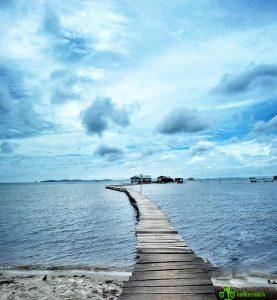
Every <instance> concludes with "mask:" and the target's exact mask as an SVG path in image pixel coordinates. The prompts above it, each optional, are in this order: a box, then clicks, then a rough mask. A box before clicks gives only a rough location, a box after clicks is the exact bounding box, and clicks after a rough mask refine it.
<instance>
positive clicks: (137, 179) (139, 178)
mask: <svg viewBox="0 0 277 300" xmlns="http://www.w3.org/2000/svg"><path fill="white" fill-rule="evenodd" d="M130 180H131V184H141V183H151V181H152V180H151V176H150V175H143V174H140V175H135V176H133V177H131V178H130Z"/></svg>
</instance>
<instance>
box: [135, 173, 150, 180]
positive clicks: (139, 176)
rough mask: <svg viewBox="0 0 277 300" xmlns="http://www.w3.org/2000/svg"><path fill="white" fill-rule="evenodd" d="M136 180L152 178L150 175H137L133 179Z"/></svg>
mask: <svg viewBox="0 0 277 300" xmlns="http://www.w3.org/2000/svg"><path fill="white" fill-rule="evenodd" d="M135 178H139V179H151V176H150V175H142V174H140V175H135V176H133V177H131V179H135Z"/></svg>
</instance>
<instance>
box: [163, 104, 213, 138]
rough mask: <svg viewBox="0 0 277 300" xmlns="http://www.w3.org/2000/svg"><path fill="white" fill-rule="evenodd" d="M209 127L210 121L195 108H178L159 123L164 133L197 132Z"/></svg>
mask: <svg viewBox="0 0 277 300" xmlns="http://www.w3.org/2000/svg"><path fill="white" fill-rule="evenodd" d="M208 128H209V123H208V121H207V120H206V119H205V118H204V117H203V116H201V115H200V114H199V112H198V111H197V110H195V109H186V108H183V109H176V110H173V111H172V112H171V113H169V114H168V115H166V116H165V117H164V118H163V119H162V120H161V122H160V123H159V124H158V126H157V129H158V131H159V132H160V133H162V134H176V133H197V132H200V131H203V130H206V129H208Z"/></svg>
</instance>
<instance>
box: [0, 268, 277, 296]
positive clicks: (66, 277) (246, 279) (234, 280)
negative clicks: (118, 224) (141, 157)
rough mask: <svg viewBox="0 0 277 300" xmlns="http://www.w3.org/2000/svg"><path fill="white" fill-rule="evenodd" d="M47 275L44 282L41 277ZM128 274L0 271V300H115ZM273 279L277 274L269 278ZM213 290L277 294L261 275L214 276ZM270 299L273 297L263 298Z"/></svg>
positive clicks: (87, 271) (272, 285) (86, 271)
mask: <svg viewBox="0 0 277 300" xmlns="http://www.w3.org/2000/svg"><path fill="white" fill-rule="evenodd" d="M45 275H47V278H46V280H43V277H44V276H45ZM130 275H131V273H130V272H122V271H120V272H118V271H92V270H80V269H79V270H78V269H76V270H74V269H71V270H20V269H13V270H11V269H10V270H0V299H1V300H12V299H24V300H27V299H30V300H36V299H45V300H46V299H58V300H64V299H80V300H81V299H99V300H102V299H110V300H112V299H117V298H118V296H119V295H120V293H121V291H122V286H123V284H124V282H126V281H127V280H128V278H129V276H130ZM271 278H272V279H274V280H277V275H276V276H274V277H271ZM212 282H213V285H214V287H215V290H216V291H217V292H218V291H221V290H222V289H223V288H224V287H226V286H231V287H233V288H237V289H238V290H241V291H243V290H264V291H266V293H267V295H269V296H270V295H275V296H276V294H277V285H276V284H269V283H268V282H267V277H264V276H258V275H257V276H253V275H252V276H239V275H237V276H236V275H227V274H226V275H225V274H223V275H218V276H217V277H212ZM267 299H274V298H267Z"/></svg>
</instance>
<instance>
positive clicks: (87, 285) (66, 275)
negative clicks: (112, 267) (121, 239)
mask: <svg viewBox="0 0 277 300" xmlns="http://www.w3.org/2000/svg"><path fill="white" fill-rule="evenodd" d="M45 275H47V278H46V280H43V277H44V276H45ZM128 275H130V274H129V273H120V272H111V273H104V272H78V271H70V272H68V271H59V272H57V271H55V272H48V271H37V272H33V271H32V272H31V271H27V272H19V271H4V272H2V273H1V274H0V299H1V300H17V299H26V300H27V299H28V300H37V299H42V300H46V299H47V300H50V299H51V300H52V299H53V300H54V299H57V300H59V299H61V300H62V299H63V300H64V299H75V300H77V299H116V298H117V297H118V296H119V294H120V292H121V289H122V285H123V282H124V281H125V280H127V279H128Z"/></svg>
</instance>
